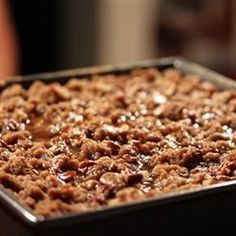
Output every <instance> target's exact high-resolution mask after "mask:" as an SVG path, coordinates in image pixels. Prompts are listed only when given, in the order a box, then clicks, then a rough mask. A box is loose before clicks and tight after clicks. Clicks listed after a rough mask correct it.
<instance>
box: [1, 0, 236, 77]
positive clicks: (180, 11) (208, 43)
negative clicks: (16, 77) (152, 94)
mask: <svg viewBox="0 0 236 236" xmlns="http://www.w3.org/2000/svg"><path fill="white" fill-rule="evenodd" d="M1 8H4V9H5V10H3V12H5V13H4V14H5V17H4V14H1ZM235 13H236V1H235V0H47V1H26V0H21V1H19V0H18V1H17V0H0V27H1V29H4V27H3V26H6V27H5V28H7V29H6V30H5V32H2V36H1V29H0V76H3V75H11V74H30V73H37V72H43V71H55V70H62V69H69V68H75V67H83V66H92V65H101V64H111V63H125V62H133V61H136V60H143V59H150V58H157V57H166V56H175V55H178V56H183V57H186V58H188V59H191V60H193V61H196V62H199V63H201V64H203V65H205V66H207V67H210V68H212V69H215V70H217V71H219V72H222V73H224V74H225V75H228V76H231V77H234V78H236V67H235V66H234V60H235V59H236V19H235V17H236V16H235V15H236V14H235ZM1 15H2V17H1ZM2 18H5V19H2ZM2 31H3V30H2ZM6 35H8V37H7V36H6ZM1 39H2V40H1ZM1 44H2V45H3V44H4V46H2V48H3V49H5V51H6V52H5V54H4V50H1ZM1 52H2V53H1ZM1 55H2V56H1ZM7 61H9V63H8V68H9V70H5V71H4V69H2V72H1V65H4V63H5V64H7ZM9 65H10V66H9Z"/></svg>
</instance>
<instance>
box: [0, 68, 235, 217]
mask: <svg viewBox="0 0 236 236" xmlns="http://www.w3.org/2000/svg"><path fill="white" fill-rule="evenodd" d="M235 111H236V92H235V91H219V90H218V89H217V88H216V87H215V86H214V85H212V84H210V83H207V82H201V81H200V80H199V78H198V77H196V76H194V75H183V74H181V73H180V72H179V71H178V70H175V69H167V70H164V71H163V72H160V71H158V70H156V69H154V68H149V69H136V70H133V71H132V72H131V73H130V74H127V75H117V76H116V75H112V74H111V75H104V76H93V77H92V78H85V79H82V80H81V79H80V80H79V79H76V78H73V79H71V80H70V81H69V82H68V83H66V84H65V85H64V86H62V85H60V84H59V83H51V84H48V85H47V84H44V83H42V82H40V81H35V82H34V83H33V84H32V85H31V86H30V87H29V88H28V89H24V88H23V87H21V85H19V84H13V85H11V86H10V87H7V88H5V89H4V90H3V91H2V92H1V93H0V183H1V185H2V186H3V187H4V188H5V189H7V190H8V191H9V192H11V193H12V194H14V195H15V196H16V197H17V199H19V200H20V202H22V203H23V204H25V205H27V206H28V207H29V208H31V209H32V210H33V212H35V213H36V214H37V215H42V216H46V217H50V216H57V215H63V214H66V213H68V212H82V211H86V210H90V209H97V208H100V207H102V206H111V205H117V204H121V203H124V202H130V201H135V200H140V199H144V198H149V197H153V196H161V195H163V194H165V193H168V192H173V191H179V190H183V189H193V188H198V187H202V186H207V185H212V184H215V183H220V182H223V181H228V180H234V179H236V148H235V142H236V134H235V129H236V113H235Z"/></svg>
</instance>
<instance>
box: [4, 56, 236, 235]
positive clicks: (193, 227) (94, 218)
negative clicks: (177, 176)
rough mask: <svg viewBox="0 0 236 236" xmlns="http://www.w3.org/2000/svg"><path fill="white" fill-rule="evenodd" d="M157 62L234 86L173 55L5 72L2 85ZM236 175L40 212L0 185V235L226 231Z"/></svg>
mask: <svg viewBox="0 0 236 236" xmlns="http://www.w3.org/2000/svg"><path fill="white" fill-rule="evenodd" d="M147 67H156V68H158V69H160V70H163V69H166V68H178V69H179V70H180V71H182V72H183V73H191V74H196V75H199V76H200V77H201V79H202V80H206V81H210V82H212V83H214V84H216V85H217V86H218V87H219V88H220V89H222V90H226V89H236V82H234V81H233V80H230V79H229V78H226V77H224V76H222V75H220V74H218V73H216V72H213V71H211V70H208V69H206V68H204V67H202V66H200V65H197V64H195V63H192V62H190V61H187V60H185V59H182V58H177V57H172V58H163V59H155V60H150V61H144V62H138V63H134V64H130V65H115V66H114V65H108V66H101V67H93V68H85V69H73V70H67V71H61V72H53V73H42V74H37V75H27V76H18V77H12V78H8V79H7V81H6V86H8V85H10V84H12V83H20V84H22V85H23V86H25V87H27V86H29V85H30V84H31V83H32V82H33V81H34V80H41V81H44V82H46V83H50V82H53V81H59V82H61V83H65V82H66V81H67V80H69V79H70V78H72V77H76V78H81V79H82V78H85V77H91V76H92V75H94V74H108V73H113V74H122V73H127V72H129V71H130V70H132V69H134V68H147ZM235 199H236V181H230V182H225V183H221V184H217V185H212V186H209V187H202V188H199V189H195V190H188V191H181V192H177V193H170V194H167V195H165V196H163V197H159V198H152V199H146V200H142V201H139V202H134V203H129V204H123V205H120V206H116V207H104V208H103V209H99V210H93V211H88V212H85V213H79V214H70V215H65V216H62V217H57V218H47V219H45V218H43V217H39V216H36V215H34V214H33V212H32V211H30V210H29V209H27V208H26V207H24V206H22V205H21V204H20V203H19V202H18V201H17V200H16V199H15V198H14V197H13V196H10V195H9V194H8V193H7V192H6V191H5V190H4V189H3V188H1V187H0V235H4V236H5V235H6V236H8V235H9V236H16V235H17V236H28V235H38V236H40V235H44V236H47V235H57V236H62V235H103V236H104V235H144V234H147V233H150V234H155V235H170V234H173V233H175V234H177V235H179V234H180V233H181V234H188V235H189V234H190V235H197V234H204V232H206V231H207V232H212V233H213V232H214V233H215V232H217V233H221V234H224V235H225V234H226V233H227V232H231V230H233V229H234V225H235V223H234V213H235V212H236V204H235Z"/></svg>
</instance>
